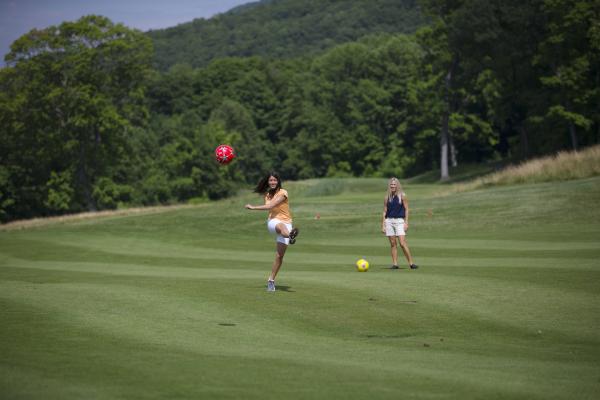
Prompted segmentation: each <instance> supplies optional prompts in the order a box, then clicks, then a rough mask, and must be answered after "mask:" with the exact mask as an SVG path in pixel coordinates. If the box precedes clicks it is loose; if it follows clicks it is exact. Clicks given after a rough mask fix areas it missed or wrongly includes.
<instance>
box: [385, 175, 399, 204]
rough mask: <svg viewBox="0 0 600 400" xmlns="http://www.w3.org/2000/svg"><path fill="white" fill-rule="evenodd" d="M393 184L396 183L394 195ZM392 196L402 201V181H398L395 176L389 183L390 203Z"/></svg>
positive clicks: (388, 196) (388, 195)
mask: <svg viewBox="0 0 600 400" xmlns="http://www.w3.org/2000/svg"><path fill="white" fill-rule="evenodd" d="M392 182H396V193H392V189H390V183H392ZM392 196H398V197H399V198H400V200H402V185H401V184H400V181H399V180H398V178H396V177H394V176H393V177H391V178H390V180H389V181H388V187H387V200H388V201H390V199H391V198H392Z"/></svg>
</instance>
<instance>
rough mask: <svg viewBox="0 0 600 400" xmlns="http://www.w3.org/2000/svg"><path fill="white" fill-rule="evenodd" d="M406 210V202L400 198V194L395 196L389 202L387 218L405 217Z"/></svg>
mask: <svg viewBox="0 0 600 400" xmlns="http://www.w3.org/2000/svg"><path fill="white" fill-rule="evenodd" d="M405 215H406V211H405V210H404V203H403V202H402V201H401V200H400V197H399V196H394V197H392V198H391V200H388V203H387V212H386V213H385V217H386V218H404V216H405Z"/></svg>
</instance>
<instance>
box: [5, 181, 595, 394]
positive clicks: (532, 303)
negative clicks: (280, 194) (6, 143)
mask: <svg viewBox="0 0 600 400" xmlns="http://www.w3.org/2000/svg"><path fill="white" fill-rule="evenodd" d="M326 185H327V180H323V181H305V182H295V183H290V185H288V186H287V187H288V189H289V191H290V195H291V197H292V208H293V212H294V215H295V221H296V223H297V224H298V225H299V226H300V228H301V235H300V237H299V239H298V244H296V245H294V246H292V247H290V249H289V251H288V254H287V255H286V259H285V263H284V266H283V268H282V271H281V273H280V276H279V278H278V287H279V289H280V290H278V291H277V292H275V293H267V292H266V291H265V290H264V283H265V280H266V277H267V275H268V272H269V270H270V266H271V262H272V259H273V253H274V244H273V240H272V238H270V237H269V235H268V233H267V232H266V228H265V223H264V219H265V214H264V213H261V212H250V211H247V210H244V209H243V205H244V204H245V203H246V202H248V201H253V202H258V201H259V199H258V198H257V197H255V196H253V195H250V194H244V195H242V196H240V197H238V198H234V199H230V200H226V201H222V202H217V203H211V204H204V205H199V206H194V207H184V208H179V209H165V210H164V211H163V212H157V211H154V212H153V213H149V214H145V215H144V214H138V215H119V214H117V215H104V216H102V217H99V218H96V219H82V220H73V221H68V220H66V221H59V222H53V223H50V224H47V225H45V226H44V225H41V226H34V227H30V228H27V229H21V230H19V229H12V230H5V231H0V398H2V399H119V398H121V399H165V398H169V399H200V398H207V399H254V398H256V399H265V398H279V399H280V398H284V399H331V398H335V399H365V398H373V399H398V398H417V399H434V398H435V399H440V398H441V399H455V398H461V399H483V398H485V399H574V398H576V399H595V398H597V396H598V393H600V337H599V335H598V332H599V330H600V261H599V260H600V210H599V209H598V207H597V205H598V204H600V178H589V179H583V180H573V181H567V182H559V183H541V184H531V185H520V186H501V187H496V188H491V189H486V190H477V191H471V192H462V193H458V194H451V195H447V196H435V195H434V193H436V192H437V191H439V190H440V186H439V185H433V184H431V185H425V184H412V183H408V184H406V185H405V187H404V189H405V191H406V192H407V194H408V196H409V198H410V200H411V206H412V207H411V209H412V216H411V222H412V223H411V227H410V230H409V236H408V241H409V244H410V246H411V249H412V251H413V253H414V256H415V259H416V261H417V263H418V264H420V266H421V268H420V269H419V270H416V271H411V270H408V269H406V268H404V269H401V270H399V271H391V270H389V269H387V267H388V265H389V264H390V257H389V248H388V247H389V246H388V245H387V244H386V240H385V238H384V237H382V236H381V233H379V225H380V213H381V209H382V204H381V203H382V201H383V196H384V193H385V188H386V180H385V179H369V180H360V179H347V180H343V179H342V180H336V183H335V184H334V188H333V189H332V190H329V189H328V188H327V187H326ZM317 213H319V214H320V219H315V218H314V217H315V215H316V214H317ZM360 257H366V258H367V259H368V260H369V261H370V262H371V268H370V270H369V272H367V273H358V272H355V271H354V267H353V264H354V262H355V261H356V260H357V259H358V258H360Z"/></svg>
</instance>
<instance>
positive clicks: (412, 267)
mask: <svg viewBox="0 0 600 400" xmlns="http://www.w3.org/2000/svg"><path fill="white" fill-rule="evenodd" d="M417 268H419V266H418V265H417V264H410V269H417Z"/></svg>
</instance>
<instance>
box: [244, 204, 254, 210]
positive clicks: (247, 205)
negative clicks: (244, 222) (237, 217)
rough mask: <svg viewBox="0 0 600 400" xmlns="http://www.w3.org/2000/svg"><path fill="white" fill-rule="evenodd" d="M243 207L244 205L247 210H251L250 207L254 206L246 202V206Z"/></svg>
mask: <svg viewBox="0 0 600 400" xmlns="http://www.w3.org/2000/svg"><path fill="white" fill-rule="evenodd" d="M245 207H246V208H247V209H248V210H252V209H253V208H254V207H253V206H251V205H250V204H246V206H245Z"/></svg>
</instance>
